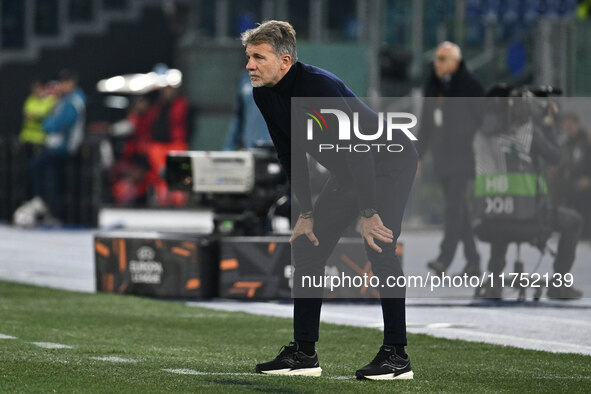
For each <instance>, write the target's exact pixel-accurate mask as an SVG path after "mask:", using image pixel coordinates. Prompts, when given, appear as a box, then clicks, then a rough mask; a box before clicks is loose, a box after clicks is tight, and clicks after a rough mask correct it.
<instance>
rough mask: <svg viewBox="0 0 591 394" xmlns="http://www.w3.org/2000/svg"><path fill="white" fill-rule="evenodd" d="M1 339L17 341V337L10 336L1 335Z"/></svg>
mask: <svg viewBox="0 0 591 394" xmlns="http://www.w3.org/2000/svg"><path fill="white" fill-rule="evenodd" d="M0 339H16V337H13V336H10V335H4V334H0Z"/></svg>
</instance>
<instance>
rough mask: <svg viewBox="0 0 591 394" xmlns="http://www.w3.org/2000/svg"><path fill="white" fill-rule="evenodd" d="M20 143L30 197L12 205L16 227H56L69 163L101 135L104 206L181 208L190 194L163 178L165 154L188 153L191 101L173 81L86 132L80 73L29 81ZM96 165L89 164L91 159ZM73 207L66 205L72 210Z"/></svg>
mask: <svg viewBox="0 0 591 394" xmlns="http://www.w3.org/2000/svg"><path fill="white" fill-rule="evenodd" d="M22 115H23V122H22V130H21V132H20V134H19V141H20V143H21V145H22V147H23V150H24V152H25V156H26V160H27V162H28V164H27V172H26V173H27V179H22V180H21V182H23V183H25V184H26V185H25V189H26V195H27V200H26V201H23V203H22V204H21V205H20V206H19V207H18V208H17V209H16V210H15V212H14V214H13V220H14V223H15V224H17V225H21V226H34V225H38V224H44V225H59V224H61V223H63V222H64V218H65V216H66V215H65V212H66V210H67V209H68V207H67V206H66V201H65V199H64V194H65V192H66V190H65V183H66V182H67V179H66V178H67V176H68V175H67V173H66V166H68V165H70V166H76V165H80V164H79V162H80V160H84V159H87V158H83V159H81V158H80V152H81V146H82V144H83V142H84V140H85V139H88V138H89V137H90V136H91V134H95V137H97V138H98V139H100V141H101V144H100V156H101V160H100V162H99V163H96V165H99V166H101V171H100V173H101V182H103V184H104V188H105V189H106V190H107V191H108V192H107V193H103V196H101V197H103V199H104V200H105V201H103V203H106V204H113V205H116V206H134V207H138V206H151V207H179V206H184V205H185V204H186V203H187V199H188V196H187V193H185V192H181V191H170V190H169V189H168V187H167V184H166V181H165V180H164V175H165V174H164V169H165V166H166V156H167V154H168V152H170V151H173V150H181V151H182V150H187V149H188V144H187V138H188V135H189V131H188V130H189V117H190V105H189V102H188V100H187V99H186V97H184V96H183V95H182V94H181V93H180V91H179V87H178V86H169V85H163V86H155V87H154V89H150V91H149V92H146V93H145V94H143V95H135V96H133V97H132V100H131V104H130V105H129V106H128V108H127V115H126V116H125V118H124V119H121V120H120V121H118V122H115V123H113V124H111V125H109V126H108V127H106V128H101V127H98V128H97V127H94V128H91V129H92V130H90V131H89V127H88V125H87V122H86V96H85V94H84V92H83V91H82V90H81V89H80V87H79V86H78V74H77V73H76V72H75V71H73V70H69V69H63V70H61V71H60V72H59V75H58V78H57V79H56V80H49V81H44V80H42V79H39V78H34V79H33V81H32V82H31V84H30V95H29V96H28V97H27V99H26V100H25V102H24V104H23V114H22ZM92 165H94V164H92ZM70 208H71V207H70Z"/></svg>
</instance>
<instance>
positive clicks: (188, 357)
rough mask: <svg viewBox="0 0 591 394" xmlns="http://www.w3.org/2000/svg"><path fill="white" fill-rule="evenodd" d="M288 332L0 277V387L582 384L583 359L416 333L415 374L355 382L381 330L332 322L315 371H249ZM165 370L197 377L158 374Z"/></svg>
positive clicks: (336, 388)
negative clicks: (303, 374)
mask: <svg viewBox="0 0 591 394" xmlns="http://www.w3.org/2000/svg"><path fill="white" fill-rule="evenodd" d="M291 333H292V330H291V320H290V319H282V318H274V317H265V316H254V315H249V314H246V313H230V312H219V311H212V310H208V309H203V308H195V307H189V306H187V305H185V304H184V303H181V302H167V301H158V300H152V299H146V298H139V297H132V296H120V295H113V294H86V293H75V292H67V291H59V290H51V289H46V288H39V287H33V286H26V285H20V284H13V283H7V282H0V334H3V335H4V337H2V336H0V338H3V339H0V392H97V393H107V392H113V393H115V392H116V393H122V392H129V393H140V392H142V393H143V392H206V393H211V392H234V393H235V392H382V391H401V392H433V391H436V392H497V391H505V392H554V393H556V392H589V390H591V357H586V356H581V355H570V354H552V353H546V352H538V351H528V350H521V349H515V348H510V347H502V346H494V345H487V344H479V343H470V342H463V341H451V340H445V339H438V338H432V337H429V336H426V335H409V344H410V345H409V346H408V348H407V350H408V352H409V354H410V355H411V359H412V362H413V369H414V373H415V379H414V380H411V381H385V382H384V381H383V382H375V381H357V380H355V379H354V372H355V370H356V369H357V368H359V367H361V366H362V365H364V364H366V363H367V362H369V361H370V360H371V359H372V358H373V356H374V355H375V353H376V352H377V350H378V348H379V346H380V340H381V332H380V331H379V330H376V329H370V328H354V327H347V326H339V325H333V324H322V325H321V332H320V335H321V338H320V342H319V344H318V346H317V348H318V352H319V356H320V365H321V367H322V368H323V375H322V377H320V378H312V377H277V376H265V375H256V374H254V373H253V372H254V365H255V363H256V362H261V361H267V360H268V359H270V358H272V357H274V356H275V355H276V354H277V352H278V350H279V348H280V347H281V345H283V344H286V343H287V342H289V340H290V339H291ZM6 336H11V337H14V338H6ZM33 342H47V343H57V344H63V345H68V346H69V347H70V348H59V349H48V348H42V347H39V346H36V345H34V344H33ZM105 357H118V358H119V359H116V360H118V361H120V362H113V361H107V360H104V359H100V358H105ZM97 358H98V359H97ZM121 361H125V362H121ZM176 369H180V370H190V371H198V372H200V374H192V375H183V374H176V373H171V372H168V371H166V370H176ZM193 373H195V372H193Z"/></svg>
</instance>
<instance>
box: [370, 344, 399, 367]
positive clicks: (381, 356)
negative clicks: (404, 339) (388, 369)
mask: <svg viewBox="0 0 591 394" xmlns="http://www.w3.org/2000/svg"><path fill="white" fill-rule="evenodd" d="M393 354H394V349H392V350H390V351H387V350H386V348H385V347H384V346H382V347H380V350H379V351H378V354H376V356H375V357H374V359H373V360H372V362H371V364H381V363H382V362H384V361H385V360H387V359H388V358H390V356H392V355H393Z"/></svg>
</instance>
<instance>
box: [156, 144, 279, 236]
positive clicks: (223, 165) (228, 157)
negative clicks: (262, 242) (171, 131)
mask: <svg viewBox="0 0 591 394" xmlns="http://www.w3.org/2000/svg"><path fill="white" fill-rule="evenodd" d="M166 182H167V183H168V186H169V188H170V189H171V190H184V191H189V192H191V193H193V194H196V195H199V196H200V198H201V204H202V205H204V206H206V207H209V208H211V209H212V210H213V213H214V231H215V232H216V233H219V234H224V235H249V236H253V235H265V234H267V233H268V232H270V230H271V223H270V222H271V217H272V216H273V215H274V214H276V213H277V214H283V215H285V216H287V217H288V216H289V206H288V204H289V183H288V181H287V177H286V176H285V174H284V173H283V172H282V170H281V167H280V165H279V162H278V161H277V158H276V154H275V151H274V150H273V149H272V147H268V146H261V147H257V148H253V149H249V150H247V151H235V152H225V151H224V152H219V151H177V152H171V153H169V154H168V156H167V161H166ZM285 212H286V213H287V214H285Z"/></svg>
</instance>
